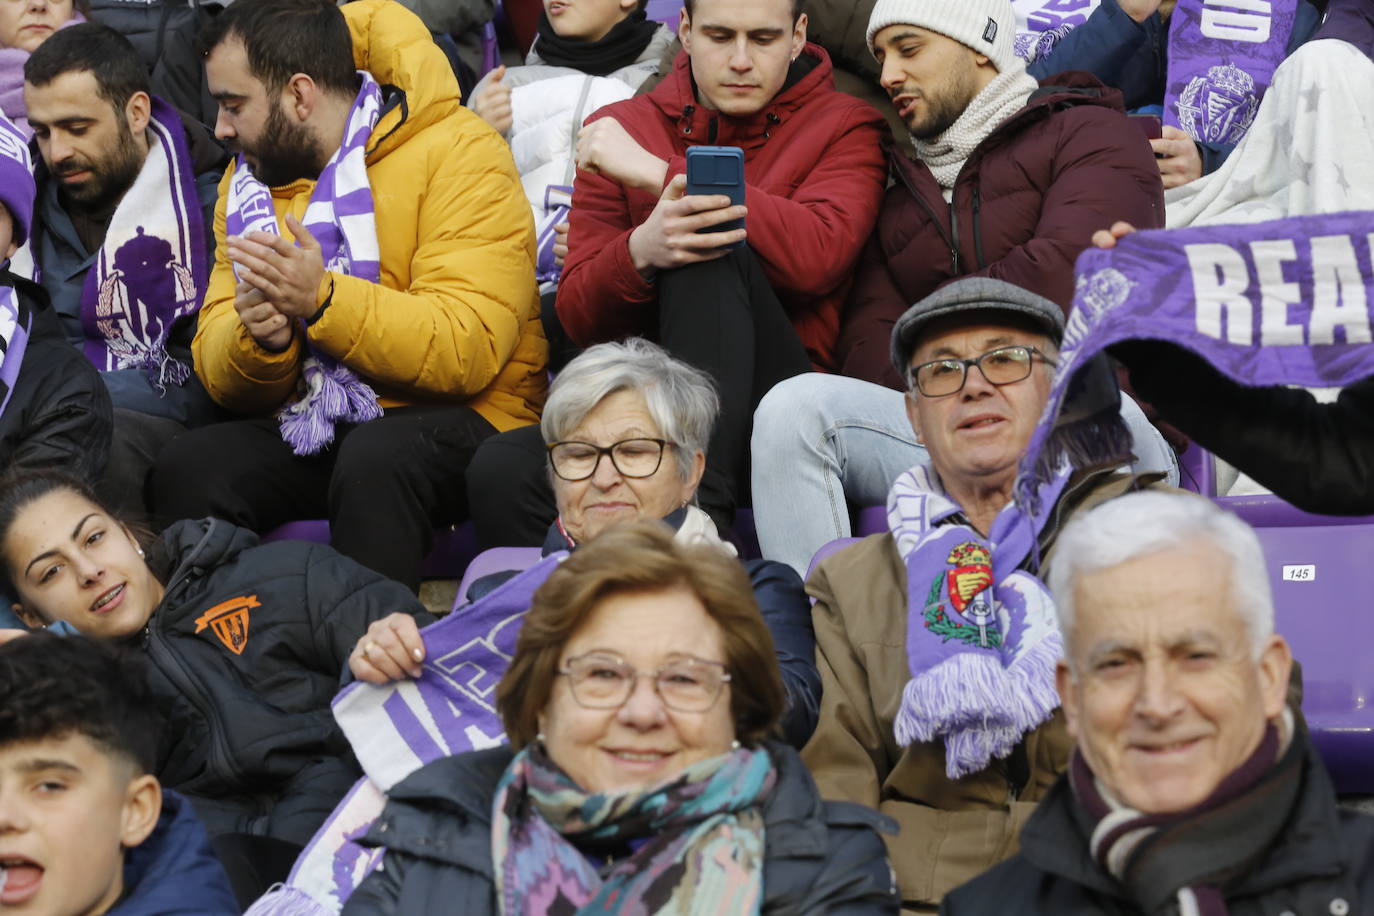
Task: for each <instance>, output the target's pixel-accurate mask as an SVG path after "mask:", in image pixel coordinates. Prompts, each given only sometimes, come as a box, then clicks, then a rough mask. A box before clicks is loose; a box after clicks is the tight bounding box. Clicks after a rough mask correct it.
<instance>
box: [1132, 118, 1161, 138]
mask: <svg viewBox="0 0 1374 916" xmlns="http://www.w3.org/2000/svg"><path fill="white" fill-rule="evenodd" d="M1127 117H1129V118H1130V119H1131V123H1132V124H1134V125H1135V126H1136V127H1139V128H1140V129H1141V131H1142V132H1143V133H1144V134H1145V139H1146V140H1158V139H1159V138H1160V137H1162V136H1164V124H1163V122H1162V121H1160V120H1159V118H1158V117H1156V116H1155V115H1149V114H1133V115H1127Z"/></svg>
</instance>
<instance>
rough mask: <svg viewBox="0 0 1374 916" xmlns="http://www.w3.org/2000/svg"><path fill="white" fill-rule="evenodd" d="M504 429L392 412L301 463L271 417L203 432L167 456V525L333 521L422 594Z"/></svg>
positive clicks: (462, 413)
mask: <svg viewBox="0 0 1374 916" xmlns="http://www.w3.org/2000/svg"><path fill="white" fill-rule="evenodd" d="M495 433H496V429H495V427H493V426H492V425H491V424H490V423H488V422H487V421H486V420H484V419H482V417H481V415H480V414H478V413H477V412H476V411H475V410H472V409H471V408H469V407H393V408H390V409H388V410H387V411H386V414H385V416H383V417H380V418H378V419H376V420H372V421H370V422H368V423H362V424H359V425H356V426H345V427H340V428H339V430H338V432H337V434H336V438H335V440H334V443H333V445H331V446H330V447H329V448H327V449H325V450H324V451H323V452H321V453H319V454H317V455H310V456H307V457H300V456H297V455H295V454H294V453H293V452H292V451H291V447H290V446H288V445H287V444H286V443H285V442H284V441H283V440H282V437H281V433H280V431H279V429H278V426H277V421H276V420H275V419H273V418H261V419H254V420H236V421H233V422H229V423H217V424H214V425H212V426H203V427H200V428H199V429H193V430H191V431H189V432H187V433H186V434H185V435H183V436H180V437H178V438H176V439H174V440H173V441H172V442H171V443H170V444H168V445H167V447H166V448H164V449H163V450H162V452H161V454H160V455H159V456H158V460H157V464H156V465H155V467H154V469H153V476H152V480H151V484H150V490H151V494H152V500H153V510H154V512H155V513H156V515H157V516H158V517H159V518H160V519H162V520H164V521H171V520H174V519H181V518H203V517H205V516H215V517H216V518H222V519H225V520H227V521H230V522H233V523H234V524H236V525H240V526H242V527H244V528H251V529H252V530H254V531H259V532H261V531H268V530H270V529H272V528H275V527H277V526H278V525H280V524H282V523H283V522H288V521H294V520H297V519H310V518H328V519H329V525H330V531H331V537H332V541H333V545H334V547H335V548H336V549H337V550H338V551H339V552H340V553H343V554H345V555H347V556H349V557H352V558H353V559H355V560H357V561H358V562H359V563H362V564H363V565H364V566H368V567H370V568H372V569H375V570H376V571H377V572H379V573H382V574H383V575H386V576H390V577H391V578H393V579H396V580H397V581H399V582H403V583H405V584H406V585H409V586H410V587H411V588H413V589H418V588H419V585H420V566H421V563H422V561H423V560H424V556H425V554H426V553H428V552H429V549H430V546H431V544H432V542H433V538H434V529H435V528H436V527H438V526H440V525H445V524H450V523H453V522H457V521H462V520H464V519H466V517H467V498H466V494H465V490H464V486H463V478H464V471H465V470H466V468H467V466H468V464H469V462H470V461H471V460H472V456H473V454H474V452H475V451H476V449H477V446H478V444H479V443H481V442H482V440H484V439H486V438H488V437H489V436H492V435H494V434H495Z"/></svg>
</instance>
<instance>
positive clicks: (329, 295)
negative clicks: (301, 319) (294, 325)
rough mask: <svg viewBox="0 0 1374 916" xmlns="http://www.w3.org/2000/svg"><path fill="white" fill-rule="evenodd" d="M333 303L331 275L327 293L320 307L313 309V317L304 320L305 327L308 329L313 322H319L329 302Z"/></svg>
mask: <svg viewBox="0 0 1374 916" xmlns="http://www.w3.org/2000/svg"><path fill="white" fill-rule="evenodd" d="M333 301H334V276H333V275H332V274H331V275H330V277H329V292H328V293H326V294H325V297H324V301H323V302H321V303H320V307H319V308H317V309H315V314H313V315H311V316H310V317H309V318H307V319H305V326H306V327H307V328H308V327H310V326H311V325H313V324H314V323H315V322H317V321H319V320H320V316H321V315H323V314H324V310H325V309H327V308H329V303H331V302H333Z"/></svg>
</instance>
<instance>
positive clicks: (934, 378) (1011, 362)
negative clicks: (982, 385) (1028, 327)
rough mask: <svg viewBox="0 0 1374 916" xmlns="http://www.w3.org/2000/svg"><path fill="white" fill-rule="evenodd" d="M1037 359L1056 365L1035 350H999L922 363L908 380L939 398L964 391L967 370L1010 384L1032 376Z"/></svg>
mask: <svg viewBox="0 0 1374 916" xmlns="http://www.w3.org/2000/svg"><path fill="white" fill-rule="evenodd" d="M1036 357H1039V358H1040V359H1041V360H1043V361H1044V362H1045V363H1046V364H1048V365H1050V366H1053V365H1054V360H1052V359H1050V358H1049V357H1048V356H1046V355H1045V354H1043V353H1041V352H1040V351H1039V350H1037V349H1036V348H1035V347H1022V346H1016V347H998V348H997V349H996V350H989V351H988V352H986V353H984V354H983V355H982V356H980V357H978V358H977V359H954V358H953V357H950V358H947V359H936V360H931V361H930V362H928V363H921V364H920V365H919V366H913V367H912V369H911V371H910V373H909V379H908V380H909V381H910V382H911V383H912V384H914V385H915V386H916V389H917V390H918V391H920V392H921V394H923V395H925V396H926V397H928V398H940V397H944V396H945V395H949V394H956V393H958V392H960V391H963V390H964V382H966V381H967V380H968V370H969V368H970V367H972V366H977V367H978V371H979V372H981V373H983V378H985V379H987V380H988V381H989V382H991V383H992V384H994V385H1010V384H1011V383H1012V382H1019V381H1021V380H1022V379H1024V378H1026V377H1028V376H1029V375H1030V374H1031V366H1033V365H1034V364H1035V359H1036Z"/></svg>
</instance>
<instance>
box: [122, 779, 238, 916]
mask: <svg viewBox="0 0 1374 916" xmlns="http://www.w3.org/2000/svg"><path fill="white" fill-rule="evenodd" d="M124 887H125V894H124V897H123V898H122V899H121V900H120V902H119V903H117V904H116V905H115V906H114V907H113V908H112V909H111V910H110V911H109V916H191V914H199V916H234V914H237V913H238V912H239V907H238V904H237V901H236V900H235V899H234V895H233V893H232V892H231V891H230V889H229V879H228V878H227V877H226V876H225V874H224V869H223V867H222V866H221V865H220V863H219V859H217V858H215V856H214V854H213V853H212V852H211V851H210V842H209V839H208V837H207V836H206V834H205V828H204V827H203V826H201V823H200V820H199V819H198V818H197V817H196V813H195V811H194V810H192V808H191V806H190V804H188V803H187V801H186V799H184V798H182V797H181V796H180V795H177V794H176V793H175V792H172V791H170V790H167V789H163V791H162V814H161V816H159V818H158V822H157V826H156V827H154V828H153V832H152V834H150V835H149V837H148V839H146V840H144V841H143V843H142V844H141V845H139V846H136V847H134V848H133V849H131V850H129V852H128V854H127V855H126V856H125V859H124Z"/></svg>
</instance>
